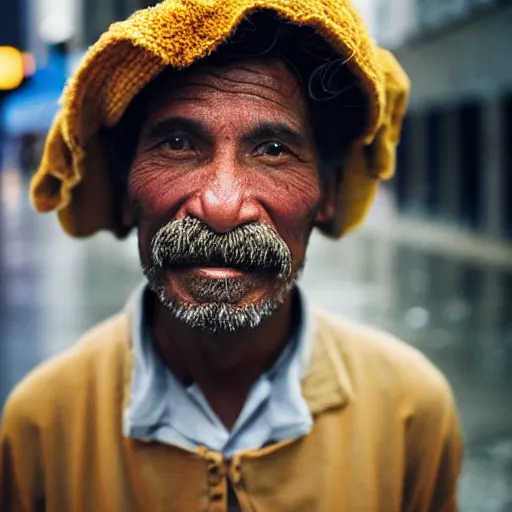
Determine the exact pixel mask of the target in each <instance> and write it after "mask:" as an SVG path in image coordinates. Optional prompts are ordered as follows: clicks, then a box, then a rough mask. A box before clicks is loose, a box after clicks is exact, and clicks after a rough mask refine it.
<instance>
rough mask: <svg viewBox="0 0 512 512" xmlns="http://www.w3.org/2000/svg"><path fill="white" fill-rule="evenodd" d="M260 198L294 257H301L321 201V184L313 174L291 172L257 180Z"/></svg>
mask: <svg viewBox="0 0 512 512" xmlns="http://www.w3.org/2000/svg"><path fill="white" fill-rule="evenodd" d="M259 190H260V193H261V197H262V202H264V204H265V208H266V210H267V211H268V214H269V216H270V217H271V218H272V221H273V223H274V224H275V228H276V230H277V231H278V233H279V234H280V235H281V236H282V238H283V239H284V241H285V242H286V243H287V245H288V247H289V248H290V250H291V251H292V254H293V255H294V257H295V258H297V259H302V258H303V257H304V254H305V251H306V246H307V242H308V240H309V235H310V233H311V230H312V228H313V222H314V218H315V215H316V212H317V210H318V207H319V204H320V196H321V188H320V183H319V181H318V178H317V176H316V174H314V173H311V172H307V173H293V174H288V173H287V175H285V174H284V173H283V175H277V176H276V177H273V179H271V180H260V183H259Z"/></svg>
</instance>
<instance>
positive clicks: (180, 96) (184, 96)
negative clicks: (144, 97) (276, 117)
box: [169, 83, 297, 113]
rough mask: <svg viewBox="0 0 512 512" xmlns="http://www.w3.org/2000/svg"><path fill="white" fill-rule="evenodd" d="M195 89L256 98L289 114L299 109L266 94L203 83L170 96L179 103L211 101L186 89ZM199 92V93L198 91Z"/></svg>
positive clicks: (179, 90)
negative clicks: (227, 88)
mask: <svg viewBox="0 0 512 512" xmlns="http://www.w3.org/2000/svg"><path fill="white" fill-rule="evenodd" d="M188 88H190V89H194V88H205V89H212V90H214V91H216V92H222V93H223V94H232V95H235V96H249V97H254V98H258V99H259V100H264V101H268V102H270V103H274V104H275V105H278V106H279V107H280V108H283V109H285V110H288V111H289V112H293V113H296V111H297V109H296V108H294V107H292V106H288V105H286V104H285V103H283V102H280V101H278V100H277V99H275V98H271V97H270V96H268V95H266V94H257V93H256V92H249V91H233V90H231V91H230V90H224V89H221V88H218V87H215V86H214V85H209V84H205V83H201V84H188V85H187V86H180V87H179V88H178V89H176V90H175V91H173V92H170V93H169V94H172V99H173V101H174V102H179V101H197V102H201V101H209V99H210V98H208V97H206V98H205V97H203V96H202V95H201V94H200V93H198V94H194V92H193V91H188V92H187V91H186V90H184V89H188ZM196 92H198V91H196Z"/></svg>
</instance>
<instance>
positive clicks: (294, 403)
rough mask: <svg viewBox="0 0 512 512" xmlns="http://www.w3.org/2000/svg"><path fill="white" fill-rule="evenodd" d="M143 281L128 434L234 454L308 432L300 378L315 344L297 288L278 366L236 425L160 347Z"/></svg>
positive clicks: (136, 312) (134, 306)
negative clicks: (290, 332)
mask: <svg viewBox="0 0 512 512" xmlns="http://www.w3.org/2000/svg"><path fill="white" fill-rule="evenodd" d="M147 297H148V291H147V288H146V286H143V287H140V288H139V289H138V290H136V291H135V292H134V294H133V296H132V299H131V300H130V301H129V303H128V308H129V309H130V310H131V311H130V313H131V317H132V343H133V364H132V379H131V391H130V401H129V403H128V406H127V407H126V409H125V411H124V416H123V431H124V435H125V436H126V437H132V438H137V439H143V440H153V441H159V442H162V443H167V444H170V445H175V446H178V447H180V448H183V449H186V450H190V451H194V450H195V449H196V448H198V447H199V446H206V447H207V448H209V449H211V450H215V451H217V452H220V453H222V454H223V455H224V456H225V457H227V458H230V457H232V456H233V455H234V454H235V453H236V452H238V451H243V450H252V449H257V448H261V447H262V446H265V445H266V444H268V443H271V442H277V441H283V440H286V439H294V438H298V437H301V436H304V435H306V434H308V433H309V432H310V431H311V429H312V425H313V419H312V416H311V413H310V411H309V408H308V405H307V403H306V401H305V399H304V397H303V396H302V391H301V380H302V378H303V376H304V373H305V371H306V369H307V367H308V363H309V360H310V357H311V351H312V345H313V333H312V329H313V326H312V315H311V314H310V312H309V309H308V308H307V307H306V305H305V300H304V296H303V294H302V293H301V292H300V291H299V290H298V291H297V301H296V304H297V307H298V308H299V311H298V313H299V314H298V318H299V319H300V322H299V326H298V328H297V329H296V331H295V332H296V334H295V335H294V336H293V338H292V339H290V341H289V343H288V344H287V345H286V347H285V349H284V350H283V352H282V353H281V355H280V356H279V358H278V360H277V361H276V363H275V364H274V366H273V367H272V369H271V370H270V371H268V372H266V373H264V374H262V375H261V376H260V377H259V378H258V380H257V381H256V382H255V383H254V384H253V386H252V388H251V390H250V392H249V395H248V397H247V400H246V402H245V404H244V406H243V408H242V411H241V413H240V416H239V417H238V419H237V421H236V423H235V425H234V427H233V429H232V430H231V431H229V430H228V429H226V427H225V426H224V424H223V423H222V422H221V421H220V419H219V418H218V417H217V415H216V414H215V413H214V412H213V410H212V409H211V407H210V406H209V404H208V402H207V400H206V399H205V397H204V395H203V393H202V392H201V390H200V389H199V387H198V386H196V385H195V384H194V385H191V386H189V387H186V386H184V385H183V384H182V383H181V382H180V381H179V380H178V379H177V378H176V376H175V375H174V374H173V373H172V372H171V371H170V370H169V369H168V367H167V366H166V365H165V364H164V363H163V362H162V360H161V359H160V358H159V357H158V355H157V354H156V352H155V349H154V346H153V343H152V339H151V333H150V329H149V325H148V319H147V308H146V306H145V304H146V299H147Z"/></svg>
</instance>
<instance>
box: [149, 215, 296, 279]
mask: <svg viewBox="0 0 512 512" xmlns="http://www.w3.org/2000/svg"><path fill="white" fill-rule="evenodd" d="M151 259H152V262H153V264H154V265H155V266H156V267H159V268H166V267H184V266H207V267H211V266H218V267H233V268H239V269H241V270H262V271H266V272H270V273H273V274H275V275H276V277H277V278H278V279H280V280H286V279H288V278H290V276H291V275H292V255H291V252H290V249H289V248H288V246H287V245H286V243H285V242H284V240H282V238H281V237H280V236H279V235H278V234H277V233H276V232H275V231H274V230H273V229H272V228H271V227H270V226H269V225H267V224H264V223H261V222H254V223H250V224H244V225H242V226H240V227H237V228H235V229H233V230H231V231H228V232H227V233H217V232H215V231H213V230H212V229H210V228H209V227H208V225H207V224H205V223H204V222H202V221H200V220H199V219H197V218H195V217H190V216H189V217H185V218H183V219H178V220H173V221H171V222H169V223H167V224H165V225H164V226H162V227H161V228H160V229H159V230H158V231H157V232H156V234H155V236H154V237H153V240H152V242H151Z"/></svg>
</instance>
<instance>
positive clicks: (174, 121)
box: [128, 60, 321, 332]
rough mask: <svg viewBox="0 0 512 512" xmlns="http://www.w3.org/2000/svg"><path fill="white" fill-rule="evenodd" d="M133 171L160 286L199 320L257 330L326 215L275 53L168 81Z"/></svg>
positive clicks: (302, 107)
mask: <svg viewBox="0 0 512 512" xmlns="http://www.w3.org/2000/svg"><path fill="white" fill-rule="evenodd" d="M145 114H146V115H145V117H144V121H143V124H142V126H141V130H140V136H139V140H138V145H137V149H136V153H135V158H134V161H133V164H132V167H131V169H130V175H129V182H128V196H129V204H130V207H129V208H130V214H131V215H133V216H134V217H135V219H134V222H135V223H136V224H137V226H138V229H139V249H140V257H141V262H142V265H143V268H144V271H145V274H146V276H147V278H148V281H149V283H150V286H151V288H152V289H153V290H154V291H155V292H156V293H157V294H158V296H159V297H160V300H161V301H162V302H163V303H164V304H165V305H167V306H168V307H170V308H171V310H172V311H173V312H174V313H175V315H176V316H177V317H178V318H179V319H181V320H182V321H184V322H186V323H187V324H188V325H190V326H192V327H197V328H202V329H207V330H210V331H213V332H215V331H232V330H238V329H242V328H251V327H252V328H253V327H256V326H257V325H258V324H259V323H260V322H261V320H262V319H263V318H265V317H266V316H268V315H270V314H271V313H272V312H274V311H275V310H276V309H277V308H278V307H279V305H280V304H282V302H283V301H284V298H285V296H286V294H287V293H288V291H289V290H290V288H291V287H292V285H293V283H294V281H295V279H296V277H297V274H298V272H299V271H300V269H301V267H302V264H303V262H304V257H305V252H306V246H307V242H308V239H309V235H310V233H311V229H312V227H313V225H314V222H315V218H316V216H317V214H318V211H319V207H320V198H321V187H320V180H319V174H318V155H317V153H316V148H315V144H314V138H313V134H312V132H311V127H310V126H309V120H308V112H307V106H306V101H305V98H304V95H303V92H302V90H301V87H300V85H299V83H298V81H297V79H296V78H295V76H294V75H293V74H292V73H291V72H290V71H289V70H288V69H287V68H286V66H285V65H284V64H283V63H282V62H280V61H277V60H272V61H247V62H243V63H240V64H238V65H237V66H236V67H233V66H231V67H229V68H223V67H213V66H211V65H206V64H203V65H201V66H197V67H196V68H195V69H193V70H189V71H185V72H183V73H182V74H181V75H180V74H178V76H176V75H175V76H174V77H173V79H172V81H170V80H167V81H165V80H163V81H162V83H160V84H159V85H158V87H157V88H155V93H154V94H153V95H152V97H151V99H150V101H149V103H148V105H147V108H146V112H145Z"/></svg>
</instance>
